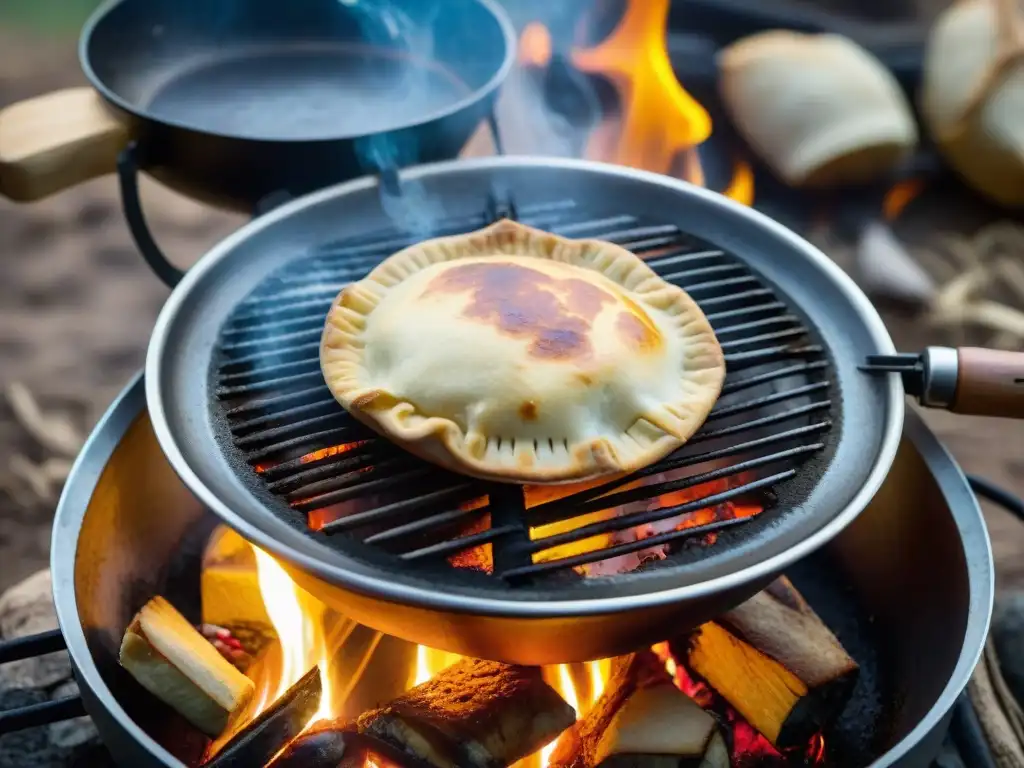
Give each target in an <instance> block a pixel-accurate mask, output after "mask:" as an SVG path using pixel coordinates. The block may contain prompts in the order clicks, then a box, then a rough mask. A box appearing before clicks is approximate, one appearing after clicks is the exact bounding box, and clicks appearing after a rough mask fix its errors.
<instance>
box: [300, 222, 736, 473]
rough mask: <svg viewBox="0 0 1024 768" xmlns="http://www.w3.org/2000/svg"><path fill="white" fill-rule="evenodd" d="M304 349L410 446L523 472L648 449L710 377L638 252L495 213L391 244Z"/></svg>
mask: <svg viewBox="0 0 1024 768" xmlns="http://www.w3.org/2000/svg"><path fill="white" fill-rule="evenodd" d="M320 362H321V368H322V371H323V374H324V378H325V380H326V382H327V384H328V386H329V387H330V389H331V391H332V393H333V394H334V396H335V398H336V399H337V400H338V401H339V402H340V403H341V404H342V405H343V406H344V407H345V408H346V409H348V410H349V411H350V412H351V413H352V414H353V415H354V416H355V417H356V418H357V419H359V420H360V421H362V422H363V423H365V424H367V425H368V426H370V427H371V428H373V429H375V430H377V431H379V432H381V433H382V434H384V435H385V436H387V437H388V438H390V439H392V440H393V441H395V442H397V443H398V444H400V445H402V446H403V447H405V448H406V449H407V450H409V451H411V452H412V453H415V454H417V455H419V456H420V457H422V458H425V459H427V460H429V461H432V462H435V463H437V464H440V465H442V466H444V467H447V468H449V469H452V470H454V471H457V472H462V473H464V474H468V475H473V476H476V477H482V478H485V479H494V480H504V481H515V482H531V483H557V482H578V481H580V480H586V479H589V478H594V477H598V476H601V475H607V474H615V473H619V472H628V471H632V470H634V469H638V468H640V467H642V466H646V465H647V464H650V463H652V462H653V461H656V460H657V459H659V458H661V457H663V456H664V455H666V454H668V453H669V452H671V451H672V450H674V449H675V448H677V447H679V446H680V445H681V444H682V443H684V442H685V441H686V440H687V439H689V437H690V436H691V435H693V433H694V432H695V431H696V430H697V429H698V428H699V427H700V426H701V424H702V423H703V422H704V419H705V418H706V417H707V415H708V413H709V412H710V410H711V408H712V407H713V405H714V403H715V401H716V400H717V398H718V395H719V393H720V391H721V386H722V382H723V380H724V377H725V363H724V358H723V355H722V351H721V347H720V346H719V344H718V341H717V339H716V338H715V335H714V332H713V331H712V329H711V326H710V324H709V323H708V321H707V318H705V317H704V315H703V313H702V312H701V310H700V308H699V307H698V306H697V304H696V303H695V302H694V301H693V300H692V299H691V298H690V297H689V296H688V295H687V294H686V293H685V292H684V291H683V290H682V289H680V288H678V287H676V286H673V285H671V284H669V283H667V282H666V281H664V280H662V279H661V278H660V277H658V276H657V275H656V274H655V273H654V272H653V271H652V270H651V269H650V268H649V267H648V266H647V265H646V264H645V263H644V262H643V261H642V260H641V259H639V258H637V257H636V256H635V255H634V254H632V253H630V252H629V251H627V250H626V249H624V248H621V247H620V246H617V245H613V244H611V243H606V242H602V241H597V240H571V239H568V238H564V237H559V236H556V235H553V234H550V233H547V232H543V231H540V230H537V229H533V228H530V227H527V226H524V225H521V224H518V223H514V222H509V221H502V222H498V223H496V224H493V225H491V226H489V227H486V228H484V229H482V230H480V231H478V232H474V233H470V234H467V235H459V236H454V237H442V238H437V239H434V240H429V241H426V242H423V243H420V244H418V245H415V246H411V247H409V248H406V249H404V250H402V251H400V252H398V253H396V254H394V255H393V256H391V257H389V258H388V259H386V260H385V261H384V262H383V263H381V264H380V265H379V266H378V267H377V268H376V269H374V270H373V271H372V272H371V273H370V274H369V275H368V276H367V277H366V278H365V279H363V280H361V281H359V282H357V283H353V284H351V285H349V286H347V287H346V288H345V289H344V290H343V291H342V292H341V293H340V294H339V295H338V297H337V299H336V300H335V302H334V304H333V305H332V307H331V309H330V311H329V313H328V316H327V322H326V324H325V328H324V333H323V337H322V341H321V350H320Z"/></svg>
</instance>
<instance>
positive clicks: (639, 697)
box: [550, 651, 730, 768]
mask: <svg viewBox="0 0 1024 768" xmlns="http://www.w3.org/2000/svg"><path fill="white" fill-rule="evenodd" d="M729 762H730V761H729V750H728V748H727V747H726V744H725V740H724V739H723V737H722V734H721V732H720V731H719V729H718V727H717V725H716V723H715V719H714V718H713V717H712V716H711V715H709V714H708V713H707V712H705V711H704V710H703V709H701V707H700V705H698V704H697V703H696V702H694V701H693V700H692V699H690V697H689V696H687V695H686V694H684V693H683V692H682V691H680V690H679V689H678V688H676V687H675V685H673V683H672V680H671V678H670V677H669V676H668V673H667V672H666V671H665V667H664V665H663V664H662V663H661V662H660V661H659V660H658V659H657V657H655V656H654V654H653V653H651V652H650V651H642V652H639V653H635V654H631V655H630V656H626V657H620V658H618V659H616V660H615V661H614V663H613V666H612V675H611V677H610V678H609V680H608V684H607V686H606V688H605V691H604V693H603V694H602V695H601V698H600V699H598V701H597V703H596V704H595V705H594V707H593V708H592V709H591V711H590V712H588V713H587V715H586V716H585V717H584V718H583V719H582V720H580V721H579V722H578V723H577V724H576V725H575V727H573V729H572V730H571V731H569V732H568V733H566V734H565V736H563V738H562V739H560V740H559V742H558V745H557V746H556V747H555V750H554V752H553V753H552V756H551V763H550V768H599V767H600V768H680V767H681V768H689V767H690V766H693V767H694V768H697V767H698V766H699V767H700V768H724V767H727V766H728V765H729Z"/></svg>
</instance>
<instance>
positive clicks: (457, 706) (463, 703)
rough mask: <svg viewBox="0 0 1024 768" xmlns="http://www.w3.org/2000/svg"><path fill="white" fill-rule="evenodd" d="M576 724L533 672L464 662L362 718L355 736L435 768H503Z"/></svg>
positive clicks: (559, 699)
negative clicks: (369, 738)
mask: <svg viewBox="0 0 1024 768" xmlns="http://www.w3.org/2000/svg"><path fill="white" fill-rule="evenodd" d="M575 719H576V714H575V712H574V711H573V708H572V707H570V706H569V705H568V704H567V703H566V702H565V700H564V699H562V697H561V696H559V695H558V693H557V692H555V690H554V689H553V688H551V686H549V685H548V684H547V683H545V682H544V680H543V678H542V677H541V673H540V669H538V668H536V667H521V666H516V665H510V664H501V663H499V662H493V661H480V660H475V659H464V660H462V661H460V662H457V663H456V664H453V665H452V666H450V667H448V668H447V669H446V670H444V671H443V672H441V673H439V674H438V675H435V676H434V677H433V678H432V679H430V680H429V681H427V682H426V683H423V684H422V685H418V686H416V687H415V688H412V689H411V690H409V691H407V692H406V693H404V694H402V695H401V696H399V697H398V698H396V699H394V700H393V701H392V702H391V703H390V704H388V705H387V706H384V707H381V708H380V709H376V710H372V711H370V712H367V713H365V714H363V715H361V716H360V717H359V718H358V720H357V721H356V723H355V728H356V729H357V730H358V731H359V732H360V733H363V734H366V735H369V736H374V737H376V738H379V739H381V740H382V741H384V742H386V743H388V744H391V745H393V746H395V747H397V748H398V749H400V750H402V751H403V752H406V753H408V754H410V755H413V756H415V757H417V758H418V759H420V760H423V761H426V762H428V763H430V764H432V765H434V766H437V768H450V766H453V765H454V766H458V767H459V768H499V767H500V768H504V766H508V765H511V764H512V763H514V762H515V761H516V760H519V759H520V758H523V757H526V756H527V755H529V754H532V753H533V752H536V751H537V750H538V749H540V748H541V747H543V746H544V745H545V744H547V743H548V742H550V741H551V740H552V739H554V738H555V737H556V736H557V735H558V734H560V733H561V732H562V731H564V730H565V729H566V728H568V727H569V726H570V725H572V724H573V722H574V721H575Z"/></svg>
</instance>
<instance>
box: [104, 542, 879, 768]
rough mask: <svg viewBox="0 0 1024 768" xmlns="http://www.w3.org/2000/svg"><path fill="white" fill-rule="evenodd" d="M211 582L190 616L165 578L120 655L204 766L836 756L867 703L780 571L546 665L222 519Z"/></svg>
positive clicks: (843, 655) (207, 568)
mask: <svg viewBox="0 0 1024 768" xmlns="http://www.w3.org/2000/svg"><path fill="white" fill-rule="evenodd" d="M201 587H202V588H201V613H202V623H201V624H200V625H199V627H198V628H196V627H194V626H193V625H191V624H189V623H188V622H187V621H185V619H184V618H182V616H181V614H180V613H179V612H178V611H177V610H176V608H175V607H174V606H172V605H171V604H170V603H169V602H168V601H166V600H164V599H163V598H161V597H155V598H153V599H152V600H150V602H149V603H147V604H146V605H145V607H144V608H143V609H142V610H141V611H140V612H139V614H138V615H137V616H136V618H135V620H134V621H133V622H132V623H131V625H130V626H129V628H128V630H127V632H126V634H125V637H124V641H123V643H122V648H121V664H122V666H124V667H125V668H126V669H127V670H128V671H129V673H131V674H132V676H134V677H135V679H136V680H137V681H139V682H140V683H141V684H142V685H143V686H144V687H145V688H147V689H148V690H149V691H150V692H151V693H152V695H153V696H155V697H157V698H159V699H161V700H163V701H164V703H166V704H168V705H169V706H171V707H172V708H174V709H175V710H176V711H178V712H179V713H180V714H181V715H183V716H184V718H185V719H186V720H187V721H188V722H189V723H190V726H191V727H192V728H193V729H195V731H196V732H197V733H199V734H201V735H202V739H201V741H202V744H203V746H202V749H201V753H197V754H196V755H194V764H195V765H201V766H208V767H209V768H224V766H261V767H265V768H290V767H298V766H302V767H303V768H319V767H320V766H322V767H323V768H338V767H339V766H353V767H354V768H360V766H367V767H368V768H372V767H376V768H384V767H385V766H388V767H389V768H404V767H406V766H408V767H409V768H453V767H454V768H499V767H503V766H515V767H516V768H598V766H608V767H611V766H615V767H616V768H621V766H642V767H645V768H646V767H647V766H651V767H652V768H660V767H661V766H708V767H715V768H718V767H724V766H785V765H826V764H829V761H828V756H829V750H830V739H831V738H832V734H833V732H835V739H836V741H837V744H836V748H837V749H843V750H845V749H847V748H849V747H850V743H849V739H850V736H849V734H848V733H844V732H842V730H838V731H837V730H836V728H835V727H836V724H837V721H838V720H839V719H840V716H841V713H843V712H844V710H849V709H856V708H861V709H863V708H864V702H865V698H864V697H865V694H864V692H863V690H860V689H862V688H863V686H862V685H861V683H862V682H864V681H863V680H861V665H860V664H859V663H858V662H857V661H856V660H855V659H854V658H853V657H852V656H851V655H850V653H848V652H847V650H846V649H845V647H844V645H843V643H841V642H840V640H839V639H838V638H837V636H836V635H835V634H834V633H833V632H832V631H831V630H829V629H828V627H827V626H826V624H825V623H824V622H823V621H822V620H821V618H819V616H818V614H817V613H816V611H815V609H814V608H813V607H812V606H811V605H810V603H809V602H808V601H807V600H806V599H805V597H804V596H803V594H802V593H801V591H800V590H798V588H797V587H796V586H795V585H794V583H793V582H792V581H791V580H790V579H788V578H786V577H780V578H778V579H777V580H776V581H774V582H772V583H771V584H770V585H769V586H768V588H766V589H765V590H764V591H762V592H760V593H758V594H757V595H755V596H754V597H753V598H751V599H750V600H748V601H747V602H745V603H743V604H741V605H739V606H738V607H737V608H735V609H733V610H731V611H729V612H727V613H725V614H723V615H722V616H720V617H719V618H718V619H716V620H715V621H713V622H709V623H707V624H704V625H702V626H700V627H698V628H697V629H696V630H694V631H692V632H688V633H685V634H683V635H680V636H677V637H670V638H667V639H666V640H665V641H664V642H660V643H657V644H655V645H653V646H651V647H647V648H641V649H638V650H637V651H635V652H634V653H630V654H627V655H624V656H620V657H616V658H611V659H602V660H599V661H592V662H582V663H570V664H559V665H552V666H545V667H528V666H520V665H514V664H505V663H501V662H496V661H487V660H481V659H472V658H468V657H462V656H458V655H456V654H451V653H446V652H442V651H437V650H434V649H431V648H427V647H425V646H422V645H420V646H417V645H414V644H411V643H408V642H406V641H404V640H400V639H398V638H395V637H391V636H388V635H384V634H382V633H380V632H378V631H375V630H372V629H369V628H367V627H365V626H362V625H359V624H356V623H354V622H352V621H351V620H349V619H347V618H345V617H344V616H341V615H340V614H338V613H336V612H334V611H333V610H331V609H329V608H327V607H325V606H324V605H323V604H321V603H319V602H318V601H317V600H315V599H314V598H312V597H311V596H310V595H308V594H307V593H305V592H304V591H302V590H301V589H300V588H299V587H298V586H297V585H296V584H295V583H294V582H293V581H292V580H291V578H290V577H289V576H288V574H287V572H286V571H285V570H284V569H283V568H282V567H281V566H280V565H279V564H278V563H277V561H276V560H274V559H273V558H272V557H271V556H269V555H267V554H266V553H264V552H263V551H261V550H259V549H257V548H255V547H253V546H252V545H250V544H249V543H248V542H246V541H245V540H243V539H242V538H240V537H239V536H238V535H237V534H235V533H234V532H232V531H230V530H229V529H227V528H224V527H220V528H218V529H216V530H215V532H214V534H213V535H212V536H211V538H210V540H209V542H208V544H207V546H206V550H205V552H204V554H203V557H202V573H201ZM840 602H841V601H840ZM839 610H843V608H841V607H840V608H839ZM858 642H859V641H858ZM869 672H870V670H869ZM869 676H870V675H869ZM870 730H871V727H868V728H867V731H870Z"/></svg>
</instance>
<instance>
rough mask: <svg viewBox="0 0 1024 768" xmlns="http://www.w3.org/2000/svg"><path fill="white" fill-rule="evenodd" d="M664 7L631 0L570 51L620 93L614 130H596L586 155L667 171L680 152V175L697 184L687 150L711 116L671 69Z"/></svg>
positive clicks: (661, 2)
mask: <svg viewBox="0 0 1024 768" xmlns="http://www.w3.org/2000/svg"><path fill="white" fill-rule="evenodd" d="M668 11H669V0H632V2H630V3H628V5H627V7H626V11H625V13H624V14H623V17H622V19H621V20H620V21H619V24H618V26H617V27H616V28H615V30H614V31H613V32H612V33H611V35H610V36H609V37H608V38H607V39H606V40H604V41H603V42H602V43H600V44H599V45H597V46H596V47H594V48H590V49H577V50H575V51H573V57H572V58H573V63H574V64H575V65H576V66H577V67H578V68H579V69H581V70H582V71H584V72H588V73H592V74H598V75H603V76H605V77H607V78H608V79H609V80H610V81H611V82H612V84H613V85H614V86H615V88H616V91H617V92H618V94H619V99H620V112H621V116H622V117H621V126H620V130H619V131H618V135H617V136H616V138H615V140H614V141H611V140H610V137H609V135H608V133H606V132H600V133H599V135H597V136H595V137H594V138H593V139H592V141H591V143H590V146H589V147H588V150H587V156H588V157H591V158H592V159H598V160H604V161H606V162H613V163H618V164H619V165H627V166H630V167H632V168H642V169H646V170H650V171H657V172H659V173H666V172H668V171H669V170H670V169H671V168H672V167H673V165H675V164H677V163H678V162H679V160H678V158H679V156H680V154H683V155H684V156H686V157H685V159H684V163H686V166H687V167H686V168H685V171H684V172H685V178H687V179H688V180H689V181H692V182H694V183H697V184H702V183H703V173H702V172H701V171H700V163H699V161H697V160H696V158H695V157H694V156H693V155H692V154H691V153H692V152H693V150H694V149H695V148H696V147H697V146H698V145H699V144H701V143H702V142H703V141H704V140H705V139H707V138H708V136H710V135H711V118H710V116H709V115H708V113H707V111H705V109H704V107H702V106H701V105H700V104H698V103H697V102H696V101H695V100H694V99H693V97H691V96H690V94H688V93H687V92H686V90H685V89H684V88H683V86H682V85H680V83H679V81H678V80H677V79H676V76H675V72H673V70H672V62H671V61H670V59H669V56H668V49H667V47H666V45H665V39H666V31H667V25H668ZM609 144H610V146H609Z"/></svg>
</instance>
